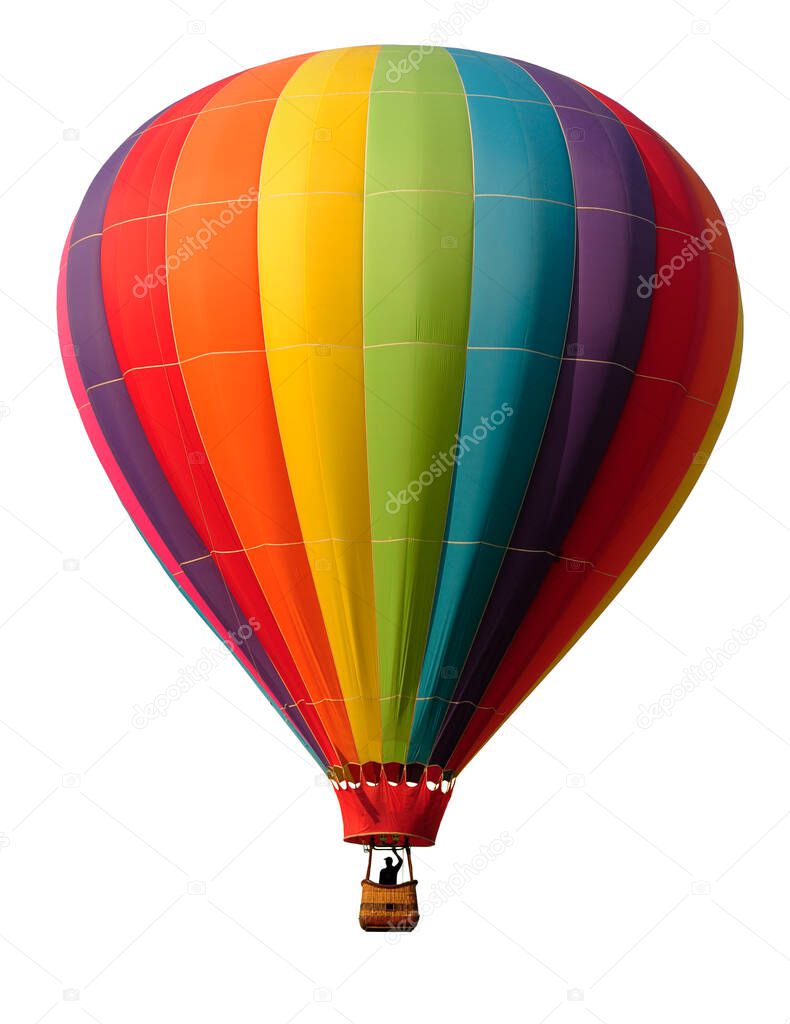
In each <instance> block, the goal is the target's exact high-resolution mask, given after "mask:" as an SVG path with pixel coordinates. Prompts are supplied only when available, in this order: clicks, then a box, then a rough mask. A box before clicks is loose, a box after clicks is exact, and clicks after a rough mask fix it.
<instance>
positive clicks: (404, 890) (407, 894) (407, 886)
mask: <svg viewBox="0 0 790 1024" xmlns="http://www.w3.org/2000/svg"><path fill="white" fill-rule="evenodd" d="M419 919H420V913H419V910H418V909H417V883H416V882H414V881H412V882H401V883H400V884H399V885H379V884H378V883H377V882H371V881H370V880H369V879H363V880H362V903H361V904H360V907H359V923H360V925H361V927H362V928H363V929H364V930H365V931H366V932H378V931H407V932H410V931H412V930H413V929H414V928H415V927H416V926H417V922H418V921H419Z"/></svg>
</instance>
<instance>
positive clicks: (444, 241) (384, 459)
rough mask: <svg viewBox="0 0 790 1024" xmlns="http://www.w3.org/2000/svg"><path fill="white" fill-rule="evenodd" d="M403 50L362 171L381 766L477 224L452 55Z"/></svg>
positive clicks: (396, 716)
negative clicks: (417, 56)
mask: <svg viewBox="0 0 790 1024" xmlns="http://www.w3.org/2000/svg"><path fill="white" fill-rule="evenodd" d="M412 52H413V51H412ZM408 53H409V48H408V47H398V46H388V47H382V50H381V53H380V55H379V58H378V62H377V64H376V70H375V72H374V76H373V83H372V89H373V91H372V95H371V101H370V109H369V122H368V137H367V153H366V169H365V231H364V324H365V333H364V345H365V403H366V426H367V444H368V469H369V480H370V503H371V523H372V531H373V540H374V549H373V572H374V578H375V595H376V622H377V629H378V648H379V667H380V678H381V696H382V698H383V700H382V727H383V759H384V760H385V761H390V760H392V761H403V760H405V758H406V754H407V751H408V740H409V732H410V728H411V721H412V715H413V712H414V699H415V697H416V694H417V687H418V685H419V680H420V667H421V663H422V659H423V655H424V651H425V643H426V639H427V634H428V626H429V621H430V615H431V606H432V603H433V595H434V588H435V585H436V577H437V571H438V566H439V558H440V556H441V550H442V543H441V542H442V539H443V536H444V530H445V520H446V517H447V507H448V499H449V492H450V484H451V480H452V473H451V472H450V468H448V467H444V466H443V463H442V462H441V456H442V455H446V456H447V458H449V454H450V452H451V451H452V448H453V445H454V444H455V439H456V433H457V431H458V423H459V418H460V410H461V397H462V392H463V383H464V371H465V363H466V344H467V334H468V327H469V297H470V287H471V274H472V243H473V224H474V198H473V195H472V193H473V190H474V189H473V169H472V146H471V139H470V131H469V114H468V110H467V104H466V96H465V93H464V90H463V86H462V83H461V79H460V76H459V74H458V71H457V68H456V66H455V62H454V61H453V59H452V57H450V55H449V54H448V53H447V51H446V50H442V49H436V50H434V51H433V52H431V53H430V54H429V55H426V56H425V57H424V58H423V60H422V62H421V64H420V65H419V67H417V68H413V69H410V70H408V71H407V72H406V73H402V71H401V70H399V69H402V68H403V67H404V65H403V64H401V63H400V62H401V61H402V60H404V58H406V56H407V54H408ZM406 66H408V65H406ZM404 342H407V343H408V344H403V343H404ZM415 342H416V343H417V344H413V343H415ZM437 456H438V457H439V462H438V463H437ZM432 466H433V467H434V468H433V470H432V469H431V467H432ZM418 490H419V494H418V495H417V496H416V498H413V499H412V500H409V501H401V502H398V497H399V496H400V497H401V498H403V497H404V496H409V495H410V491H411V492H412V493H416V492H417V491H418ZM396 506H397V507H396ZM404 538H406V539H404ZM383 541H386V542H391V543H381V542H383Z"/></svg>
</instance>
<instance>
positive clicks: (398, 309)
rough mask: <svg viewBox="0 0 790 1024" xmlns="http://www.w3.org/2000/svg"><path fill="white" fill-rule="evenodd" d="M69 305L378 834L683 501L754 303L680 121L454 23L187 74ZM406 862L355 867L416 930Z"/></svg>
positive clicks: (349, 833)
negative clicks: (746, 310) (464, 39)
mask: <svg viewBox="0 0 790 1024" xmlns="http://www.w3.org/2000/svg"><path fill="white" fill-rule="evenodd" d="M58 305H59V330H60V337H61V342H62V351H63V359H64V363H65V368H66V373H67V376H68V381H69V384H70V386H71V390H72V392H73V395H74V398H75V401H76V403H77V405H78V407H79V410H80V414H81V416H82V419H83V421H84V424H85V428H86V430H87V432H88V434H89V435H90V439H91V441H92V443H93V445H94V447H95V449H96V452H97V454H98V456H99V458H100V460H101V462H102V464H103V466H104V469H105V470H106V472H107V474H108V475H109V477H110V479H111V481H112V483H113V485H114V487H115V488H116V490H117V492H118V494H119V496H120V498H121V501H122V502H123V504H124V505H125V507H126V509H127V510H128V512H129V514H130V515H131V517H132V519H133V520H134V522H135V525H136V526H137V527H138V529H139V531H140V533H141V534H142V536H143V537H144V538H145V540H146V541H147V543H148V545H149V547H150V548H151V549H152V551H153V552H154V554H155V555H156V557H157V558H158V559H159V561H160V562H161V564H162V566H163V567H164V569H165V571H166V572H167V574H168V575H169V576H170V577H171V579H172V580H173V581H174V583H175V584H176V585H177V586H178V587H180V588H181V590H182V591H183V593H184V595H185V596H186V597H187V599H188V600H189V601H190V602H191V603H192V604H193V605H194V607H195V608H196V609H197V611H198V612H199V613H200V614H201V615H202V616H203V617H204V619H205V620H206V622H207V623H208V624H209V626H211V628H212V629H214V630H215V632H216V633H217V634H218V635H219V636H220V637H221V638H222V640H223V641H224V642H225V643H226V644H227V645H228V646H229V647H230V648H231V649H232V651H233V653H234V654H235V656H236V658H237V659H238V661H239V662H240V663H241V664H242V666H243V667H244V668H245V669H246V670H247V672H248V673H249V675H250V676H251V677H252V679H253V680H254V682H255V683H256V684H257V686H258V687H259V688H260V690H261V691H262V692H263V693H264V694H265V696H266V697H267V698H268V699H269V701H270V702H271V703H272V704H273V706H274V708H275V710H276V711H277V712H278V714H279V715H280V716H281V718H283V719H284V720H285V722H286V723H287V725H289V726H290V728H291V729H292V730H293V732H294V733H295V734H296V736H297V737H298V738H299V740H300V741H301V742H302V743H303V744H304V746H305V747H306V749H307V750H308V751H309V752H310V754H311V755H312V756H313V757H314V758H315V760H316V761H317V762H318V763H319V765H320V766H321V768H322V770H323V771H325V772H326V774H327V775H328V777H329V779H330V780H331V782H332V784H333V787H334V789H335V792H336V794H337V797H338V799H339V802H340V810H341V812H342V821H343V835H344V838H345V840H346V841H347V842H350V843H358V844H362V845H366V846H367V847H368V848H369V850H370V852H371V853H372V850H373V848H375V847H380V846H383V845H384V846H390V845H391V846H397V847H405V848H406V852H407V854H408V853H409V852H410V851H409V848H410V847H412V846H415V847H416V846H430V845H432V844H433V843H434V841H435V839H436V833H437V829H438V827H439V823H440V821H441V818H442V815H443V813H444V811H445V808H446V807H447V804H448V801H449V800H450V797H451V794H452V792H453V787H454V784H455V780H456V778H457V777H458V775H459V774H460V772H461V771H462V770H463V769H464V768H465V767H466V765H467V764H468V763H469V762H470V760H471V759H472V757H473V756H474V755H475V754H476V753H477V751H479V750H480V748H481V747H482V746H483V745H484V744H485V743H486V741H487V740H488V739H490V737H491V736H492V735H493V733H494V732H495V731H496V730H497V729H498V728H499V727H500V726H501V725H502V723H503V722H504V721H505V720H506V719H507V718H508V716H509V715H511V714H512V713H513V711H514V710H515V709H516V708H517V707H518V705H519V704H520V703H521V702H522V701H523V700H524V699H525V697H526V696H527V695H528V694H529V693H530V692H531V691H532V690H533V689H534V688H535V687H536V686H537V685H538V683H539V682H540V681H541V680H542V679H543V678H544V677H545V676H546V675H547V673H548V672H550V671H551V668H552V667H553V666H554V665H555V664H556V663H557V662H558V661H559V659H560V658H562V656H563V655H564V654H565V653H566V652H567V651H568V649H569V648H570V647H571V646H572V645H573V644H574V643H575V642H576V640H577V639H578V638H579V637H580V636H581V635H582V633H584V631H585V630H586V629H587V628H588V627H589V626H590V624H591V623H592V622H593V621H594V620H595V619H596V617H597V616H598V615H600V614H601V612H602V611H603V609H604V608H606V606H607V605H608V604H609V602H611V601H612V599H613V598H614V596H615V595H616V594H617V593H618V592H619V590H620V589H621V588H622V587H623V586H624V585H625V583H626V582H627V581H628V579H629V578H630V577H631V575H632V574H633V573H634V571H635V570H636V569H637V568H638V566H639V565H640V564H641V562H642V561H643V560H644V558H645V557H646V555H647V554H648V552H649V551H650V550H651V548H652V547H653V546H654V545H655V544H656V542H657V541H658V539H659V538H660V536H661V535H662V534H663V532H664V531H665V530H666V528H667V526H668V525H669V523H670V521H671V520H672V518H673V517H674V516H675V514H676V513H677V511H678V509H679V508H680V506H681V505H682V503H683V502H684V501H685V499H686V497H687V496H688V494H689V492H690V490H691V488H692V487H693V485H694V483H695V482H696V480H697V478H698V476H699V474H700V472H701V470H702V468H703V465H704V463H705V460H706V458H707V456H708V455H709V454H710V452H711V449H712V446H713V444H714V441H715V440H716V437H717V435H718V434H719V431H720V430H721V427H722V424H723V421H724V418H725V416H726V414H727V411H728V408H729V405H730V401H731V398H732V394H733V390H734V387H735V381H736V377H737V372H738V364H739V357H740V348H741V342H740V338H741V333H742V327H741V323H742V314H741V308H740V300H739V291H738V280H737V275H736V271H735V266H734V262H733V253H732V249H731V245H730V241H729V237H728V234H727V230H726V227H725V224H724V222H723V219H722V216H721V214H720V212H719V210H718V208H717V206H716V204H715V202H714V201H713V199H712V198H711V196H710V194H709V192H708V191H707V189H706V188H705V186H704V184H703V183H702V182H701V180H700V179H699V177H698V176H697V175H696V174H695V172H694V171H693V170H692V169H691V168H690V167H689V165H688V164H687V163H686V162H685V161H684V160H683V158H682V157H681V156H679V154H678V153H676V152H675V150H674V149H672V147H671V146H670V145H669V144H668V143H667V142H665V141H664V140H663V139H662V138H661V137H660V136H659V135H658V134H657V133H656V132H654V131H653V130H652V129H651V128H649V127H648V126H647V125H646V124H644V123H643V122H642V121H640V120H639V119H638V118H636V117H635V116H634V115H632V114H631V113H629V112H628V111H627V110H626V109H625V108H624V107H622V106H621V105H620V104H619V103H616V102H615V101H614V100H611V99H608V98H607V97H606V96H603V95H601V94H600V93H598V92H596V91H595V90H593V89H590V88H588V87H586V86H584V85H581V84H579V83H578V82H576V81H574V80H572V79H569V78H565V77H563V76H561V75H558V74H555V73H554V72H551V71H547V70H544V69H543V68H539V67H536V66H534V65H532V64H528V63H525V62H524V61H520V60H514V59H510V58H506V57H501V56H493V55H489V54H484V53H477V52H473V51H469V50H461V49H449V48H442V47H418V48H409V47H403V46H361V47H352V48H348V49H337V50H329V51H324V52H318V53H312V54H306V55H303V56H299V57H292V58H289V59H287V60H280V61H276V62H274V63H272V64H267V65H264V66H262V67H257V68H253V69H252V70H248V71H242V72H240V73H239V74H235V75H232V76H231V77H229V78H226V79H224V80H222V81H220V82H216V83H215V84H213V85H210V86H207V87H206V88H204V89H201V90H199V91H198V92H196V93H194V94H192V95H190V96H187V97H186V98H185V99H182V100H179V101H178V102H176V103H173V104H171V105H170V106H168V107H166V108H165V109H164V110H163V111H162V112H161V113H159V114H157V115H156V116H155V117H153V118H151V120H149V121H147V122H146V123H145V124H143V125H142V126H141V127H140V128H138V129H137V131H135V132H134V133H133V134H132V135H130V136H129V138H128V139H127V140H126V141H125V142H124V143H123V144H122V145H121V146H120V147H119V148H118V149H117V150H116V151H115V153H113V155H112V156H111V157H110V159H109V160H108V161H107V162H106V163H105V164H104V166H103V167H102V168H101V170H100V171H99V173H98V174H97V176H96V178H95V180H94V181H93V183H92V184H91V186H90V188H89V189H88V192H87V194H86V196H85V198H84V200H83V202H82V205H81V206H80V208H79V211H78V213H77V215H76V218H75V220H74V222H73V225H72V227H71V231H70V233H69V237H68V240H67V243H66V247H65V251H64V254H63V261H62V271H61V275H60V282H59V302H58ZM409 860H410V858H409ZM410 879H411V880H410V881H409V882H405V883H401V884H400V885H397V884H396V885H391V884H389V885H381V884H379V883H377V882H374V881H373V880H371V879H370V867H369V869H368V877H367V879H366V881H365V882H364V883H363V901H362V910H361V914H360V921H361V923H362V925H363V927H365V928H369V929H379V928H388V927H394V926H396V925H399V926H401V927H406V928H409V927H413V925H414V923H416V917H417V909H416V908H417V904H416V895H415V890H414V885H415V883H414V881H413V878H412V876H411V875H410Z"/></svg>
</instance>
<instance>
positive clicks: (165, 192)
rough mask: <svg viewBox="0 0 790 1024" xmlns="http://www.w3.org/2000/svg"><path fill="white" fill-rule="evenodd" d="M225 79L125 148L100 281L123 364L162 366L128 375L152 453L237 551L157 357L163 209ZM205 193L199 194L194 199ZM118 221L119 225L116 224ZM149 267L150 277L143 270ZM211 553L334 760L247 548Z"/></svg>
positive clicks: (196, 516)
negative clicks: (189, 140)
mask: <svg viewBox="0 0 790 1024" xmlns="http://www.w3.org/2000/svg"><path fill="white" fill-rule="evenodd" d="M234 77H235V76H234ZM226 83H227V80H226V81H223V82H219V83H215V84H214V85H211V86H209V87H207V88H206V89H203V90H201V91H200V92H199V93H195V94H194V96H190V97H187V98H186V99H184V100H182V101H180V102H179V103H177V104H175V105H174V106H173V107H171V108H170V109H169V110H168V111H167V112H166V113H165V114H163V115H162V116H161V117H160V118H159V119H158V120H157V121H156V122H155V123H154V125H152V126H151V127H150V128H149V129H148V130H147V131H146V132H145V133H144V135H143V136H141V138H140V139H139V141H138V142H137V144H136V145H135V146H134V148H133V149H132V151H131V153H130V154H129V156H128V157H127V159H126V161H125V162H124V164H123V166H122V168H121V170H120V171H119V174H118V177H117V178H116V181H115V184H114V187H113V191H112V193H111V195H110V199H109V202H108V205H107V212H106V215H105V222H104V225H105V234H104V237H103V241H102V283H103V290H104V298H105V305H106V310H107V320H108V324H109V327H110V332H111V335H112V339H113V346H114V348H115V351H116V355H117V358H118V362H119V364H120V366H121V369H122V371H123V372H124V373H126V372H127V371H128V370H129V369H131V368H132V367H140V366H151V367H160V368H158V369H148V370H143V371H141V372H133V373H130V374H128V375H127V376H126V377H125V381H126V387H127V389H128V391H129V394H130V397H131V399H132V402H133V404H134V406H135V410H136V412H137V415H138V417H139V419H140V423H141V424H142V426H143V429H144V430H145V433H146V436H147V437H148V440H149V443H150V444H151V447H152V448H153V450H154V453H155V455H156V458H157V461H158V462H159V464H160V466H161V467H162V470H163V472H164V473H165V475H166V477H167V479H168V482H169V484H170V486H171V487H172V489H173V492H174V493H175V495H176V497H177V498H178V501H179V503H180V504H181V506H182V507H183V509H184V511H185V513H186V514H187V516H188V517H189V519H190V521H191V523H192V525H193V526H194V528H195V529H196V531H197V532H198V534H199V535H200V537H201V539H202V540H203V542H204V544H205V545H206V547H207V548H208V549H209V550H214V549H218V550H230V551H233V550H238V549H239V548H241V547H242V544H241V542H240V540H239V537H238V534H237V533H236V530H235V529H234V527H233V524H232V521H231V519H230V516H229V515H228V512H227V509H226V507H225V504H224V501H223V499H222V496H221V493H220V490H219V488H218V486H217V483H216V481H215V479H214V476H213V474H212V472H211V468H210V465H209V463H208V459H207V458H206V453H205V450H204V447H203V443H202V441H201V439H200V435H199V432H198V429H197V426H196V423H195V419H194V416H193V414H192V409H191V406H190V403H189V399H188V396H187V392H186V388H185V386H184V381H183V377H182V373H181V369H180V367H179V366H177V365H176V366H171V367H167V366H163V365H162V364H166V363H175V362H177V358H178V356H177V352H176V347H175V341H174V338H173V332H172V326H171V318H170V308H169V301H168V293H167V286H166V283H164V280H163V275H164V261H165V255H166V248H165V245H166V227H167V218H166V216H164V214H165V213H166V211H167V206H168V199H169V196H170V188H171V181H172V178H173V174H174V171H175V168H176V164H177V162H178V158H179V154H180V153H181V149H182V146H183V145H184V141H185V140H186V137H187V135H188V133H189V130H190V128H191V126H192V124H193V123H194V120H195V118H196V117H197V115H198V113H199V112H200V110H202V109H203V108H204V106H205V105H206V103H207V102H208V101H209V100H210V99H211V98H212V97H213V96H214V95H215V94H216V93H217V92H218V91H219V90H220V89H221V88H222V87H223V86H224V85H225V84H226ZM202 198H204V197H197V196H196V197H195V200H196V201H199V200H200V199H202ZM134 218H145V219H139V220H135V219H134ZM120 222H125V223H120ZM114 224H119V226H118V227H112V226H111V225H114ZM160 270H161V274H160ZM150 274H154V277H153V278H149V276H148V275H150ZM146 282H148V285H152V286H150V287H148V286H147V285H146ZM214 559H215V561H216V563H217V566H218V568H219V571H220V573H221V575H222V577H223V579H224V580H225V582H226V584H227V586H228V589H229V591H230V592H231V594H232V595H233V597H234V598H235V599H236V601H237V603H238V605H239V606H240V607H241V609H242V611H243V613H244V615H245V617H246V618H247V621H248V622H249V623H250V624H251V625H252V626H253V628H254V629H255V630H256V632H257V635H258V639H259V640H260V641H261V643H262V644H263V646H264V648H265V649H266V652H267V654H268V655H269V657H270V658H271V660H272V662H273V664H274V666H275V668H276V669H277V671H278V673H279V674H280V676H281V678H282V679H283V682H284V683H285V685H286V687H287V688H288V690H289V692H290V694H291V696H292V698H293V700H294V701H295V702H304V703H300V708H299V710H300V712H301V713H302V715H303V716H304V718H305V720H306V722H307V724H308V726H309V728H310V730H311V732H312V733H313V735H314V737H315V739H316V742H317V743H318V745H319V746H320V748H321V750H322V752H323V753H324V754H325V756H326V757H327V759H328V760H329V761H330V762H333V761H336V760H337V754H336V752H335V748H334V746H333V744H332V743H331V741H330V739H329V737H328V735H327V734H326V731H325V729H324V727H323V725H322V724H321V721H320V719H319V716H318V714H317V712H316V709H315V707H314V706H312V705H311V704H310V703H307V702H309V694H308V692H307V689H306V687H305V685H304V683H303V682H302V679H301V677H300V675H299V673H298V671H297V669H296V666H295V664H294V662H293V659H292V657H291V655H290V652H289V651H288V648H287V646H286V644H285V641H284V639H283V637H282V634H281V633H280V630H279V629H278V627H277V625H276V623H275V620H274V617H273V616H272V613H271V610H270V608H269V605H268V603H267V602H266V599H265V597H264V595H263V594H262V592H261V588H260V586H259V584H258V581H257V579H256V578H255V576H254V574H253V572H252V570H251V568H250V565H249V562H248V561H247V559H246V557H238V556H236V557H234V556H223V555H215V556H214ZM224 625H225V626H226V628H228V629H231V630H233V629H235V628H238V627H237V624H236V623H225V624H224ZM256 677H257V674H256Z"/></svg>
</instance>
